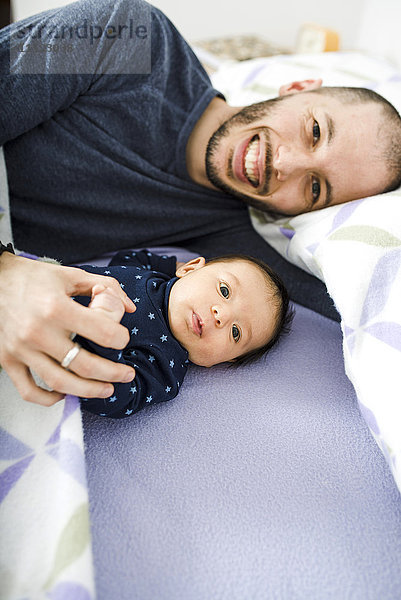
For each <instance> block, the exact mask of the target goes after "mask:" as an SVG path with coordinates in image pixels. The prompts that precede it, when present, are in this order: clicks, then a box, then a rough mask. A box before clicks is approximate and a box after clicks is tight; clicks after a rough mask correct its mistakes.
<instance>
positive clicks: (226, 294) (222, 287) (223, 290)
mask: <svg viewBox="0 0 401 600" xmlns="http://www.w3.org/2000/svg"><path fill="white" fill-rule="evenodd" d="M220 292H221V295H222V296H223V298H228V297H229V295H230V290H229V289H228V287H227V286H226V284H225V283H220Z"/></svg>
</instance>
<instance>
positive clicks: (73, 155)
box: [0, 0, 336, 318]
mask: <svg viewBox="0 0 401 600" xmlns="http://www.w3.org/2000/svg"><path fill="white" fill-rule="evenodd" d="M217 94H218V92H217V91H216V90H214V89H213V87H212V85H211V82H210V80H209V77H208V76H207V74H206V72H205V71H204V69H203V67H202V66H201V64H200V63H199V61H198V59H197V58H196V56H195V55H194V53H193V52H192V50H191V48H190V47H189V46H188V44H187V43H186V42H185V40H184V39H183V38H182V36H181V35H180V34H179V33H178V31H177V30H176V29H175V27H174V25H173V24H172V23H171V22H170V21H169V20H168V19H167V17H166V16H165V15H163V14H162V13H161V12H160V11H159V10H157V9H156V8H154V7H152V6H150V5H149V4H147V3H146V2H143V1H142V0H80V1H78V2H75V3H73V4H70V5H67V6H66V7H63V8H60V9H55V10H50V11H47V12H45V13H42V14H40V15H36V16H34V17H30V18H29V19H26V20H25V21H22V22H20V23H18V24H16V25H14V26H11V27H9V28H6V29H4V30H2V31H1V32H0V106H1V110H0V145H2V144H4V149H5V158H6V163H7V169H8V181H9V189H10V206H11V219H12V228H13V235H14V241H15V244H16V246H17V247H18V248H20V249H23V250H24V251H27V252H31V253H34V254H38V255H44V254H45V255H48V256H52V257H54V258H57V259H59V260H61V261H63V262H64V263H72V262H75V261H79V260H80V261H83V260H88V259H91V258H93V257H95V256H98V255H101V254H103V253H105V252H109V251H112V250H119V249H122V248H133V247H151V246H157V245H176V246H177V245H181V246H184V247H186V248H188V249H189V250H193V251H196V252H199V253H202V254H204V255H205V256H206V257H210V256H216V255H218V254H223V253H227V252H242V253H247V254H251V255H254V256H257V257H259V258H262V259H263V260H265V261H266V262H267V263H268V264H270V266H271V267H272V268H274V269H275V270H277V271H278V272H279V274H280V275H281V276H282V277H283V279H284V282H285V283H286V285H287V287H288V288H289V291H290V295H291V297H292V298H293V299H294V300H295V301H297V302H300V303H301V304H305V305H306V306H309V307H311V308H313V309H314V310H317V311H319V312H323V314H327V315H328V316H331V317H334V318H335V317H336V313H335V311H333V309H332V307H331V306H330V304H331V301H330V300H329V298H328V296H327V294H326V292H325V288H324V286H323V284H322V283H321V282H319V281H318V280H317V279H315V278H313V277H311V276H309V275H307V274H306V273H304V272H302V271H301V270H300V269H298V268H297V267H294V266H293V265H290V264H289V263H288V262H286V261H285V260H284V259H282V258H281V257H280V256H279V255H278V254H277V253H276V252H275V251H274V250H273V249H272V248H270V246H268V245H267V244H266V242H264V241H263V240H262V238H261V237H260V236H259V235H258V234H257V233H256V232H255V231H254V230H253V228H252V225H251V223H250V219H249V215H248V211H247V207H246V205H245V204H244V203H243V202H242V201H241V200H238V199H236V198H234V197H232V196H230V195H228V194H225V193H223V192H219V191H213V190H210V189H208V188H205V187H203V186H200V185H198V184H196V183H194V182H193V181H192V180H191V179H190V177H189V175H188V173H187V169H186V162H185V150H186V145H187V141H188V138H189V135H190V133H191V131H192V129H193V127H194V125H195V123H196V122H197V121H198V119H199V118H200V116H201V115H202V113H203V112H204V110H205V109H206V107H207V106H208V104H209V103H210V101H211V100H212V98H214V97H215V96H216V95H217Z"/></svg>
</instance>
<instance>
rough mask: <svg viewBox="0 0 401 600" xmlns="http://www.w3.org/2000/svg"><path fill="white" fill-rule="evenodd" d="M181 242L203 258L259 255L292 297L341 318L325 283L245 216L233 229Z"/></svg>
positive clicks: (327, 314)
mask: <svg viewBox="0 0 401 600" xmlns="http://www.w3.org/2000/svg"><path fill="white" fill-rule="evenodd" d="M184 245H185V247H186V248H187V249H188V250H192V251H193V252H197V253H199V254H202V256H205V257H206V258H212V257H214V256H219V255H221V254H229V253H230V254H236V253H242V254H249V255H251V256H254V257H256V258H260V259H261V260H263V261H265V262H266V263H267V264H268V265H269V266H270V267H271V268H272V269H274V271H276V272H277V273H278V275H280V277H281V278H282V280H283V282H284V284H285V285H286V287H287V289H288V292H289V295H290V298H291V300H293V301H294V302H297V303H298V304H301V305H302V306H306V307H307V308H310V309H311V310H313V311H315V312H317V313H320V314H321V315H324V316H325V317H328V318H329V319H332V320H333V321H340V316H339V314H338V312H337V310H336V309H335V306H334V304H333V301H332V299H331V298H330V296H329V294H328V293H327V290H326V286H325V285H324V283H322V281H320V279H317V278H316V277H314V276H313V275H309V274H308V273H306V272H305V271H303V270H302V269H299V268H298V267H296V266H295V265H293V264H292V263H290V262H288V261H287V260H285V259H284V258H283V257H282V256H281V255H280V254H279V253H278V252H276V250H274V248H272V247H271V246H270V245H269V244H268V243H267V242H265V240H264V239H263V238H262V237H261V236H260V235H259V234H258V233H257V232H256V231H255V230H254V229H253V227H252V224H251V222H250V221H249V220H247V219H244V223H243V225H240V226H238V227H237V228H235V229H233V228H231V229H230V230H226V231H223V232H221V233H219V234H218V235H209V236H205V237H201V238H197V239H195V240H191V241H189V242H188V243H185V244H184Z"/></svg>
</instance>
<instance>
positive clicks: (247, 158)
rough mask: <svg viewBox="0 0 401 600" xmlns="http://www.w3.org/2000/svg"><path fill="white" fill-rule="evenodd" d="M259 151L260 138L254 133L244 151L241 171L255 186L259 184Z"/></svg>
mask: <svg viewBox="0 0 401 600" xmlns="http://www.w3.org/2000/svg"><path fill="white" fill-rule="evenodd" d="M259 151H260V139H259V136H258V135H254V136H253V138H252V139H251V140H250V142H249V144H248V146H247V147H246V149H245V152H244V164H243V171H244V175H245V177H246V178H247V180H248V181H249V183H250V184H251V185H252V186H253V187H255V188H257V187H258V186H259V181H260V174H259V165H258V159H259Z"/></svg>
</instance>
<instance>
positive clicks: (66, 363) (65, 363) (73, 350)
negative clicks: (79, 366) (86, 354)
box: [61, 343, 81, 369]
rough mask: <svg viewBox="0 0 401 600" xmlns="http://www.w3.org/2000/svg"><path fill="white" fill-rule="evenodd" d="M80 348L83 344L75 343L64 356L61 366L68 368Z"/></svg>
mask: <svg viewBox="0 0 401 600" xmlns="http://www.w3.org/2000/svg"><path fill="white" fill-rule="evenodd" d="M80 350H81V346H80V345H79V344H78V343H75V344H74V345H73V347H72V348H71V350H68V352H67V354H66V355H65V356H64V358H63V360H62V361H61V366H62V367H63V368H64V369H68V367H69V366H70V364H71V363H72V361H73V360H74V358H75V357H76V355H77V354H78V352H79V351H80Z"/></svg>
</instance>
